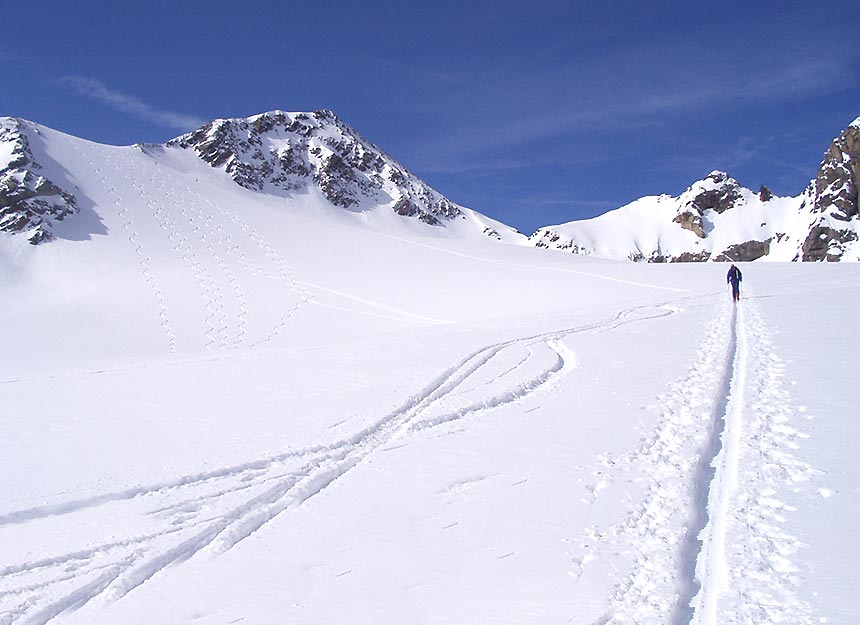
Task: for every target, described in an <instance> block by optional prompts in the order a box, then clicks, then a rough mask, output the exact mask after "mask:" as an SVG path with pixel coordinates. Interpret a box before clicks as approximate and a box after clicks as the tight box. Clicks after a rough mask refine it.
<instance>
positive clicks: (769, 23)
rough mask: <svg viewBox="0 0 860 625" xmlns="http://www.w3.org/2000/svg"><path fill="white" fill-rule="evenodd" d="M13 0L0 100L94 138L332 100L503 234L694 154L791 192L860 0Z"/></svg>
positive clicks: (1, 111) (641, 187)
mask: <svg viewBox="0 0 860 625" xmlns="http://www.w3.org/2000/svg"><path fill="white" fill-rule="evenodd" d="M817 4H819V3H812V2H790V1H782V2H776V1H761V2H749V1H746V2H737V3H735V2H723V3H697V2H660V1H657V2H647V3H646V2H624V1H619V2H612V1H605V2H597V1H594V0H589V1H587V2H579V1H570V2H562V1H559V2H555V1H542V0H535V1H533V2H523V1H522V0H517V1H515V2H507V1H497V2H466V1H460V2H449V1H447V0H437V1H435V2H432V3H431V2H426V3H425V2H410V1H408V0H402V1H400V2H373V1H366V2H325V1H319V2H302V3H298V2H289V1H280V2H275V1H271V2H253V1H249V2H219V1H210V2H196V1H187V2H179V1H175V0H172V1H154V0H153V1H147V0H140V1H137V2H110V3H109V2H96V1H89V2H86V1H77V2H74V1H71V0H65V1H54V2H41V1H39V0H31V1H30V2H27V3H24V2H16V3H12V4H10V5H9V6H5V7H4V9H3V16H4V20H3V21H4V29H3V31H4V35H3V37H2V38H0V63H2V65H3V67H4V69H5V71H4V78H3V87H2V90H0V115H12V116H18V117H24V118H26V119H30V120H33V121H36V122H39V123H42V124H45V125H47V126H50V127H52V128H56V129H58V130H62V131H64V132H68V133H71V134H74V135H77V136H81V137H85V138H88V139H92V140H95V141H100V142H104V143H111V144H122V145H125V144H130V143H135V142H162V141H165V140H167V139H170V138H172V137H174V136H176V135H178V134H181V133H182V132H185V131H187V130H191V129H193V128H194V127H196V126H197V125H199V124H202V123H205V122H206V121H209V120H211V119H214V118H218V117H247V116H250V115H253V114H256V113H260V112H263V111H267V110H272V109H284V110H291V111H300V110H313V109H318V108H330V109H332V110H333V111H335V113H337V114H338V115H339V116H340V117H341V118H342V119H343V120H344V121H346V122H347V123H349V124H350V125H352V126H353V127H355V128H356V129H357V130H358V131H359V132H360V133H362V134H363V135H364V136H365V137H367V138H368V139H370V140H371V141H373V142H374V143H376V144H377V145H379V146H380V147H382V148H383V149H384V150H386V151H387V152H389V153H390V154H391V155H392V156H394V157H395V158H397V159H398V160H399V161H400V162H402V163H403V164H404V165H406V166H407V167H409V168H410V169H412V170H413V171H414V172H415V173H417V174H418V175H419V176H420V177H422V178H423V179H425V180H426V181H427V182H429V183H430V184H431V185H433V186H434V187H436V188H437V189H438V190H439V191H441V192H442V193H444V194H446V195H447V196H448V197H450V198H451V199H452V200H454V201H456V202H458V203H460V204H463V205H466V206H469V207H471V208H475V209H477V210H479V211H481V212H484V213H486V214H488V215H491V216H493V217H495V218H497V219H501V220H502V221H504V222H506V223H509V224H511V225H513V226H515V227H517V228H519V229H520V230H522V231H524V232H527V233H531V232H532V231H533V230H535V229H536V228H537V227H539V226H542V225H547V224H555V223H561V222H564V221H569V220H571V219H581V218H586V217H591V216H594V215H597V214H599V213H602V212H605V211H606V210H609V209H612V208H616V207H618V206H621V205H623V204H625V203H627V202H629V201H631V200H633V199H636V198H637V197H641V196H643V195H651V194H658V193H671V194H677V193H680V192H681V191H683V190H684V189H685V188H686V187H687V186H688V185H689V184H690V183H691V182H693V181H694V180H697V179H699V178H702V177H703V176H705V175H706V174H707V173H708V172H709V171H711V170H712V169H723V170H726V171H728V172H729V173H730V174H732V175H733V176H734V177H735V178H737V179H738V180H739V181H740V182H741V183H742V184H744V185H746V186H748V187H751V188H754V189H757V188H758V186H759V185H761V184H766V185H768V186H769V187H770V188H771V189H772V190H773V191H774V192H776V193H777V194H781V195H788V194H792V195H793V194H796V193H799V192H800V191H801V190H802V189H803V188H804V187H805V186H806V184H807V183H808V181H809V179H810V178H812V177H813V176H814V174H815V170H816V167H817V165H818V163H819V162H820V160H821V157H822V155H823V153H824V151H825V149H826V148H827V146H828V143H829V141H830V140H831V139H832V138H833V137H834V136H835V135H836V134H838V132H839V131H840V130H841V129H843V128H844V127H846V126H847V125H848V124H849V123H850V122H851V121H852V120H853V119H854V118H856V117H857V116H860V70H858V68H860V63H858V61H860V46H858V45H857V43H856V41H855V40H856V27H857V24H858V23H860V3H856V2H832V3H826V4H827V6H816V5H817Z"/></svg>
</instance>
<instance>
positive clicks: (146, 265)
mask: <svg viewBox="0 0 860 625" xmlns="http://www.w3.org/2000/svg"><path fill="white" fill-rule="evenodd" d="M75 149H77V150H78V151H79V153H80V154H81V157H82V158H83V159H85V160H86V161H87V162H88V163H89V164H90V166H91V167H92V168H93V171H94V172H95V174H96V175H97V176H98V178H99V180H100V181H101V182H102V184H103V185H104V187H105V189H106V190H107V192H108V194H109V195H110V197H111V201H112V202H113V204H114V205H115V206H116V209H117V211H116V212H117V215H118V216H119V217H120V219H122V222H123V224H122V225H123V229H124V230H125V232H126V236H127V238H128V240H129V243H131V245H132V246H133V247H134V250H135V252H136V253H137V255H138V257H139V258H140V267H141V273H142V274H143V278H144V280H145V282H146V283H147V285H149V287H150V289H151V290H152V292H153V294H154V295H155V302H156V306H157V307H158V317H159V320H160V325H161V328H162V330H163V331H164V335H165V337H166V338H167V346H168V350H169V351H170V353H175V352H176V335H175V334H174V333H173V330H172V329H171V326H170V318H169V316H168V314H167V304H166V302H165V300H164V293H163V292H162V290H161V287H160V286H159V284H158V281H157V280H156V278H155V276H154V275H153V273H152V267H151V261H152V259H151V258H150V257H149V255H148V254H147V253H146V252H145V250H144V246H143V243H142V242H141V240H140V239H141V236H140V233H139V232H138V231H137V229H136V228H135V222H134V220H133V219H132V217H131V215H130V214H129V211H128V206H127V204H126V203H124V202H123V201H122V199H121V198H120V196H119V193H118V192H117V189H116V188H115V187H114V186H113V185H112V184H111V183H110V181H109V180H108V177H107V176H106V175H105V173H104V170H102V168H101V167H99V166H98V165H96V163H95V161H94V160H93V159H92V158H91V157H89V156H88V155H87V154H85V153H84V152H83V150H81V148H80V147H78V146H76V148H75ZM104 160H105V163H107V164H111V163H112V160H111V158H110V156H108V155H106V156H105V159H104ZM117 172H118V173H119V170H118V169H117Z"/></svg>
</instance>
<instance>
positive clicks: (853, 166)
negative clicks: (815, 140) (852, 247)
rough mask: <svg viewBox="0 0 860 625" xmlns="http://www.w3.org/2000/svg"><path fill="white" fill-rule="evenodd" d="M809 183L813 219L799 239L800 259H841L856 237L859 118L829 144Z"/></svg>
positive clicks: (859, 211) (859, 214)
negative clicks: (807, 230) (802, 240)
mask: <svg viewBox="0 0 860 625" xmlns="http://www.w3.org/2000/svg"><path fill="white" fill-rule="evenodd" d="M811 186H812V187H813V188H814V202H813V208H812V210H813V213H815V214H816V216H817V219H816V222H815V224H814V225H813V227H812V229H811V230H810V232H809V236H808V237H807V238H806V240H805V241H804V242H803V250H802V259H803V260H805V261H819V260H827V261H835V260H841V258H842V256H843V255H844V254H845V251H846V245H847V244H848V243H852V242H854V241H857V240H858V222H860V207H858V198H857V195H858V193H857V190H858V186H860V118H857V119H856V120H854V123H852V124H851V125H850V126H849V127H848V128H846V129H845V130H843V131H842V132H841V133H839V136H838V137H836V138H835V139H834V140H833V142H832V143H831V144H830V147H829V148H828V150H827V152H825V154H824V159H823V160H822V161H821V166H820V167H819V168H818V175H817V176H816V177H815V180H813V181H812V183H811Z"/></svg>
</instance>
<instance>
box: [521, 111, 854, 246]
mask: <svg viewBox="0 0 860 625" xmlns="http://www.w3.org/2000/svg"><path fill="white" fill-rule="evenodd" d="M858 188H860V118H858V119H856V120H855V121H854V122H853V123H852V124H851V125H850V126H849V127H848V128H846V129H845V130H844V131H842V132H841V133H840V134H839V136H838V137H836V139H834V140H833V142H832V143H831V145H830V147H829V148H828V150H827V152H826V154H825V155H824V159H823V160H822V163H821V166H820V167H819V169H818V175H817V176H816V178H815V179H814V180H813V181H812V182H811V183H810V184H809V186H808V187H807V189H806V190H805V191H803V193H801V194H800V195H797V196H795V197H777V196H776V195H774V194H773V193H772V192H771V191H770V189H768V188H767V187H766V186H764V185H761V186H760V187H759V190H758V192H757V193H756V192H753V191H752V190H750V189H747V188H744V187H742V186H741V185H740V184H739V183H738V182H737V181H736V180H734V179H733V178H731V177H730V176H729V175H728V174H726V173H725V172H721V171H713V172H711V173H710V174H708V175H707V176H706V177H705V178H703V179H702V180H699V181H697V182H695V183H693V184H692V185H691V186H690V187H689V188H688V189H687V190H686V191H684V193H682V194H681V195H679V196H676V197H671V196H668V195H662V196H651V197H645V198H640V199H639V200H636V201H635V202H632V203H631V204H628V205H627V206H623V207H621V208H619V209H616V210H615V211H609V212H608V213H606V214H604V215H601V216H600V217H596V218H594V219H590V220H583V221H573V222H568V223H567V224H561V225H558V226H548V227H546V228H541V229H540V230H538V231H537V232H535V234H533V235H532V236H531V238H530V242H531V244H532V245H534V246H536V247H544V248H551V249H559V250H566V251H570V252H573V253H575V254H594V255H598V256H605V257H608V258H616V259H619V260H621V259H629V260H633V261H637V262H652V263H663V262H697V261H707V260H711V261H726V262H739V261H753V260H757V259H759V258H764V257H768V258H772V259H775V260H785V261H791V260H796V261H797V260H803V261H822V260H824V261H838V260H851V261H860V207H858Z"/></svg>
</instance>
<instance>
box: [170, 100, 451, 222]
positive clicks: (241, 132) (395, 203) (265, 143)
mask: <svg viewBox="0 0 860 625" xmlns="http://www.w3.org/2000/svg"><path fill="white" fill-rule="evenodd" d="M168 145H169V146H179V147H182V148H185V149H193V150H194V151H195V152H196V153H197V154H198V156H200V158H201V159H203V160H204V161H206V162H207V163H209V164H210V165H212V167H223V168H224V170H225V171H226V172H227V173H228V174H229V175H230V176H231V177H232V178H233V180H235V181H236V183H237V184H240V185H241V186H243V187H245V188H247V189H252V190H255V191H264V192H269V193H279V194H283V193H285V192H286V193H291V192H293V191H296V190H299V189H303V188H304V187H305V186H306V185H308V184H315V185H317V186H318V187H319V188H320V189H321V190H322V192H323V193H324V194H325V196H326V197H327V198H328V199H329V201H330V202H331V203H332V204H334V205H335V206H340V207H341V208H349V209H354V208H357V207H361V206H366V205H367V204H368V203H369V204H372V205H379V204H384V205H391V208H392V209H393V210H394V212H396V213H397V214H399V215H404V216H408V217H412V216H414V217H417V218H418V219H420V220H421V221H423V222H425V223H428V224H431V225H439V223H440V222H441V221H444V220H450V219H453V218H454V217H457V216H458V215H461V214H462V211H461V208H460V207H459V206H457V205H456V204H454V203H453V202H452V201H451V200H449V199H448V198H446V197H445V196H443V195H442V194H441V193H439V192H438V191H435V190H434V189H432V188H431V187H429V186H428V185H427V184H426V183H424V182H422V181H421V180H419V179H418V178H417V177H416V176H415V175H414V174H412V173H411V172H410V171H409V170H408V169H406V168H405V167H403V166H402V165H400V164H399V163H397V162H396V161H395V160H394V159H392V158H391V157H390V156H388V155H387V154H385V152H383V151H382V150H380V149H379V148H378V147H376V146H375V145H373V144H372V143H370V142H369V141H367V140H366V139H364V138H363V137H362V136H361V135H359V134H358V133H357V132H356V131H355V130H353V129H352V128H351V127H349V126H348V125H347V124H345V123H343V122H342V121H341V120H340V119H338V118H337V116H336V115H335V114H334V113H332V112H331V111H328V110H321V111H314V112H313V113H285V112H283V111H272V112H270V113H263V114H262V115H256V116H254V117H249V118H248V119H219V120H215V121H213V122H211V123H209V124H206V125H205V126H203V127H202V128H200V129H198V130H196V131H194V132H192V133H189V134H187V135H184V136H182V137H179V138H177V139H174V140H173V141H170V142H168Z"/></svg>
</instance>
